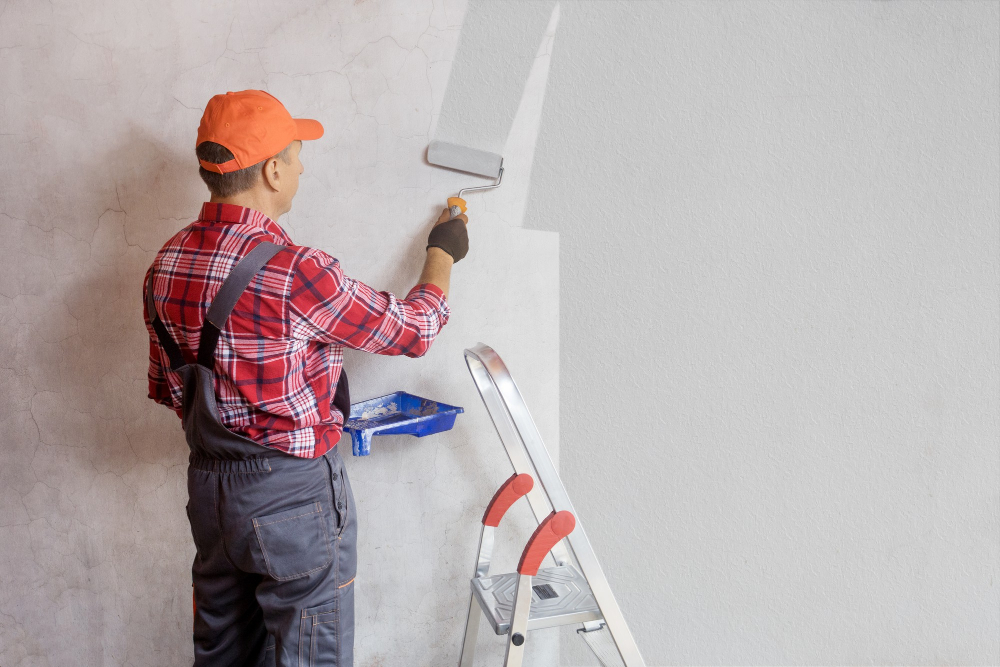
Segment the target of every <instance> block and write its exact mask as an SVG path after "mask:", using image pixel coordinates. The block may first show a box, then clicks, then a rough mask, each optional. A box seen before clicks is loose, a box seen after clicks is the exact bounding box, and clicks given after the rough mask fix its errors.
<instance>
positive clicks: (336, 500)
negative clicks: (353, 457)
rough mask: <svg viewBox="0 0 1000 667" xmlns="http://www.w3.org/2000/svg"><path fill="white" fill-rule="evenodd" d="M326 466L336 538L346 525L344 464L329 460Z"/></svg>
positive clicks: (346, 508)
mask: <svg viewBox="0 0 1000 667" xmlns="http://www.w3.org/2000/svg"><path fill="white" fill-rule="evenodd" d="M326 464H327V466H328V467H329V469H330V498H331V500H332V501H333V513H334V516H335V517H336V520H337V526H336V528H335V532H336V537H340V536H341V534H342V533H343V532H344V526H346V525H347V516H348V514H347V512H348V507H347V505H348V503H347V484H346V483H345V480H344V464H343V462H342V461H337V460H333V461H331V460H330V459H329V458H327V460H326Z"/></svg>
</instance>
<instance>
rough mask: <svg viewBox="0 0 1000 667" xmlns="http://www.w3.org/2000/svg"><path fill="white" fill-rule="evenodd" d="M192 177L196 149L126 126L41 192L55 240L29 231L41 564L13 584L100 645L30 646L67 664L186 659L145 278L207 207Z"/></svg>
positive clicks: (167, 424)
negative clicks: (106, 147) (152, 393)
mask: <svg viewBox="0 0 1000 667" xmlns="http://www.w3.org/2000/svg"><path fill="white" fill-rule="evenodd" d="M196 165H197V162H196V161H195V159H194V151H193V149H192V150H191V152H190V153H189V154H182V153H181V152H178V151H176V150H174V149H172V148H170V147H168V146H167V144H166V143H165V142H164V141H163V140H161V139H159V138H157V137H155V136H152V135H150V134H149V133H147V132H146V131H144V130H143V129H141V128H138V127H137V126H134V125H133V126H131V127H130V128H128V129H127V130H126V131H125V132H124V133H123V136H122V137H121V140H120V143H118V144H117V146H115V147H114V148H113V149H111V150H110V151H108V152H106V153H103V154H102V153H99V152H95V153H94V154H93V159H92V161H90V162H89V163H87V164H82V165H79V166H77V167H75V168H73V169H67V170H65V171H62V172H56V173H54V174H51V175H50V178H49V179H48V180H47V181H45V182H41V183H39V186H38V191H37V193H36V195H35V196H37V197H39V198H44V197H45V196H46V193H61V194H59V195H57V196H56V197H55V199H56V200H57V202H58V206H59V207H60V209H61V210H60V212H59V213H58V214H57V215H52V216H49V219H51V220H52V224H51V227H52V229H51V231H44V230H42V228H41V227H37V226H33V225H31V224H28V223H26V224H25V226H24V227H23V232H24V234H25V237H26V241H30V240H31V239H32V238H33V237H40V238H42V239H43V241H42V244H43V247H45V248H46V249H47V250H46V251H45V252H42V253H40V255H41V257H39V258H38V262H37V264H38V266H37V267H36V268H37V272H38V274H39V275H41V276H44V277H43V278H41V279H39V280H40V281H45V282H41V283H40V284H41V285H42V286H41V287H39V288H38V289H36V290H35V291H34V293H32V294H31V296H29V297H26V298H21V297H19V300H18V301H17V310H18V311H19V312H18V316H19V322H18V325H17V326H19V327H26V328H27V331H28V333H26V334H24V338H21V339H19V340H18V341H17V343H16V345H17V347H18V348H19V352H21V354H19V356H21V359H22V363H23V364H24V365H25V366H26V367H27V370H26V372H27V373H28V375H29V377H30V383H31V385H32V388H33V393H32V394H31V398H30V399H29V401H28V406H26V407H27V409H29V410H30V413H31V418H32V420H33V421H34V423H35V427H36V429H37V434H38V437H37V441H34V440H35V439H34V438H33V437H32V436H31V432H30V429H29V430H27V431H26V437H25V438H24V439H23V442H20V443H15V444H14V445H13V448H16V449H17V453H16V459H17V461H16V463H15V465H19V467H20V468H21V470H22V473H21V476H22V482H21V484H20V491H21V494H22V500H23V504H24V506H25V508H26V511H27V513H28V519H29V520H30V522H31V523H30V535H31V545H30V546H31V552H32V553H33V554H35V557H34V558H31V557H28V558H25V559H23V561H22V562H24V563H25V565H24V569H25V571H24V572H23V573H21V572H19V573H14V576H15V579H14V580H15V581H20V582H23V583H24V586H25V588H26V590H25V591H24V592H23V593H24V594H25V595H31V596H40V595H45V596H46V597H47V598H48V599H49V600H57V599H58V600H60V601H61V602H60V607H61V608H62V609H63V610H64V611H63V612H60V614H61V615H69V616H71V617H72V618H73V619H75V620H74V624H76V625H79V624H80V623H82V624H83V626H84V627H82V628H81V632H86V633H88V635H89V636H91V637H94V638H100V639H95V640H94V641H91V642H87V643H86V644H81V643H80V642H79V640H80V639H81V637H80V636H77V635H76V634H70V635H67V636H65V637H61V638H59V637H56V638H50V639H51V641H50V640H46V641H45V645H44V646H41V645H40V646H39V647H37V648H38V651H39V653H38V654H40V655H46V656H48V657H49V658H50V659H52V660H53V661H54V662H55V663H58V664H101V662H102V661H103V660H104V659H105V658H106V657H107V656H108V655H132V656H136V655H138V656H150V655H156V656H158V661H159V662H160V664H178V663H179V662H183V661H185V660H189V659H190V656H189V654H190V650H191V649H190V614H191V611H190V609H191V601H190V600H191V596H190V590H191V589H190V586H191V583H190V574H189V570H190V563H191V560H190V559H191V558H192V557H193V555H194V553H193V546H192V545H191V538H190V533H189V528H188V526H187V520H186V517H185V512H184V504H185V502H186V500H187V493H186V475H185V474H184V470H185V466H186V460H187V447H186V445H185V442H184V438H183V433H182V431H181V428H180V421H179V420H178V418H177V417H176V415H175V414H174V413H173V412H172V411H171V410H169V409H167V408H165V407H163V406H160V405H157V404H155V403H154V402H152V401H151V400H149V399H148V398H147V379H146V374H147V368H148V354H149V342H148V335H147V332H146V329H145V326H144V324H143V318H142V280H143V276H144V274H145V271H146V269H147V268H148V266H149V264H150V263H151V262H152V259H153V257H154V256H155V252H156V250H158V249H159V247H160V246H161V245H162V243H163V242H164V241H165V240H166V239H167V238H168V237H169V236H170V235H172V234H173V233H174V232H175V231H176V230H178V229H179V228H181V227H183V226H185V225H187V224H189V223H190V222H191V221H192V220H194V219H195V217H196V215H197V213H198V206H199V205H200V202H201V201H203V200H204V199H205V197H204V195H205V190H204V186H203V185H202V183H201V181H200V179H199V178H198V175H197V166H196ZM29 196H30V195H29ZM31 259H34V258H31ZM21 261H22V262H25V258H22V260H21ZM27 269H28V271H34V270H35V269H33V268H32V267H30V266H29V267H27ZM22 355H23V356H22ZM33 441H34V442H33ZM37 519H45V521H44V522H38V523H36V520H37ZM67 556H70V557H67ZM18 560H19V561H20V559H18ZM43 609H47V606H46V605H34V606H33V607H32V609H28V610H22V612H20V613H19V614H18V619H17V622H18V624H19V625H20V626H21V627H22V628H28V627H31V626H34V627H45V625H46V623H47V622H48V621H50V620H51V619H46V618H41V617H40V614H41V610H43ZM46 613H48V612H46ZM32 616H39V617H38V618H33V617H32ZM68 622H69V621H68V620H67V623H68ZM150 627H155V628H157V631H156V632H153V633H150V632H148V628H150ZM28 634H29V635H30V634H31V633H28ZM35 639H37V640H38V641H41V639H40V637H37V638H35ZM25 640H26V643H25V647H24V649H23V650H24V651H27V652H28V653H26V655H31V654H32V653H31V651H33V650H34V649H32V648H31V646H32V643H33V641H32V639H31V638H29V637H25ZM63 653H65V654H66V655H65V657H66V661H62V660H59V658H60V657H63ZM70 656H72V658H70Z"/></svg>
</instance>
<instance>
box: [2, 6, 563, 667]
mask: <svg viewBox="0 0 1000 667" xmlns="http://www.w3.org/2000/svg"><path fill="white" fill-rule="evenodd" d="M464 7H465V5H464V3H463V2H458V1H456V2H450V1H445V2H440V1H438V2H430V1H429V0H428V1H426V2H419V1H417V0H399V1H398V2H374V1H369V2H330V3H319V2H313V1H309V2H280V3H270V4H268V3H246V2H212V3H202V2H195V1H193V0H191V1H187V0H185V1H178V2H165V3H146V2H144V3H131V2H123V1H118V0H108V1H103V2H87V3H78V2H71V1H60V0H54V1H53V2H51V3H35V2H27V1H20V0H13V1H11V2H5V3H3V4H0V90H3V91H4V95H3V96H2V98H0V105H2V108H0V152H2V154H3V156H4V158H5V159H4V160H3V161H2V164H0V182H2V183H3V186H2V189H0V225H2V232H3V239H4V248H5V249H6V253H5V258H4V260H3V262H0V341H2V342H0V377H2V380H0V382H2V384H0V386H2V389H0V397H2V398H0V432H2V433H3V436H2V439H0V443H2V445H0V446H2V452H3V463H2V465H0V665H3V667H27V666H29V665H30V666H36V665H51V666H53V667H55V666H57V665H58V666H63V665H87V666H89V665H134V666H137V667H138V666H149V667H161V666H163V665H181V664H185V663H188V664H190V662H189V661H190V656H191V630H190V627H191V626H190V623H191V602H190V600H191V583H190V566H191V560H192V558H193V556H194V547H193V544H192V541H191V536H190V531H189V529H188V526H187V521H186V518H185V515H184V504H185V502H186V500H187V497H186V493H187V492H186V486H185V484H186V481H185V480H186V476H185V470H186V454H187V447H186V445H185V443H184V439H183V435H182V433H181V430H180V423H179V421H178V420H177V418H176V417H175V416H174V415H173V414H172V413H171V412H170V411H168V410H166V409H165V408H162V407H160V406H157V405H155V404H154V403H152V402H151V401H149V400H148V399H146V397H145V396H146V379H145V376H146V354H147V347H146V346H147V337H146V332H145V330H144V328H143V325H142V317H141V313H142V310H141V284H140V283H141V279H142V275H143V272H144V271H145V269H146V267H147V266H148V265H149V263H150V262H151V261H152V258H153V254H154V252H155V251H156V250H157V249H158V248H159V247H160V245H161V244H162V243H163V241H164V240H166V239H167V238H168V237H169V236H170V235H171V234H173V233H174V232H175V231H176V230H177V229H179V228H181V227H182V226H184V225H186V224H188V223H189V222H191V221H192V220H193V219H194V217H195V216H196V215H197V213H198V211H199V207H200V205H201V202H202V201H204V200H205V199H206V198H207V191H206V190H205V188H204V185H203V184H202V183H201V181H200V179H199V178H198V174H197V161H196V159H195V156H194V142H195V134H196V130H197V127H198V121H199V119H200V116H201V111H202V109H203V108H204V105H205V103H206V102H207V100H208V99H209V98H210V97H211V96H212V95H213V94H216V93H219V92H225V91H226V90H241V89H245V88H263V89H266V90H268V91H269V92H271V93H272V94H274V95H276V96H277V97H278V98H279V99H280V100H282V101H283V102H284V103H285V105H286V106H287V107H288V108H289V110H290V111H291V112H292V113H293V115H296V116H303V117H309V118H316V119H318V120H320V121H321V122H322V123H323V124H324V125H325V127H326V134H325V136H324V137H323V138H322V139H321V140H320V141H317V142H313V143H309V144H307V145H306V146H305V147H304V149H303V151H302V162H303V164H304V165H305V174H304V175H303V180H302V182H301V187H300V190H299V194H298V197H297V198H296V200H295V203H294V207H293V210H292V212H291V213H290V214H289V215H287V216H285V217H284V218H283V219H282V220H281V221H280V222H281V224H283V225H284V226H285V227H286V229H287V230H288V231H289V233H290V234H291V236H292V238H293V239H294V240H295V241H296V242H297V243H300V244H305V245H312V246H317V247H320V248H323V249H324V250H326V251H328V252H330V253H331V254H332V255H334V256H336V257H338V258H339V259H340V260H341V263H342V266H343V267H344V269H345V271H346V272H347V273H348V274H349V275H351V276H353V277H355V278H358V279H360V280H364V281H365V282H368V283H369V284H371V285H373V286H375V287H376V288H378V289H384V290H388V291H392V292H394V293H396V294H397V295H402V294H405V293H406V291H407V290H408V289H409V288H410V287H411V286H412V285H413V284H414V283H415V282H416V279H417V277H418V275H419V271H420V268H421V263H422V258H423V255H424V252H423V249H424V245H425V239H426V236H427V233H428V231H429V229H430V225H431V222H432V220H433V219H434V218H436V215H437V212H438V211H439V210H440V207H441V206H442V205H443V203H444V199H445V198H446V197H447V196H450V195H453V194H455V192H456V191H457V190H458V189H459V188H460V187H462V186H463V185H465V184H468V180H469V179H468V178H467V177H461V176H459V175H457V174H453V173H448V172H444V171H442V170H438V169H435V168H432V167H430V166H429V165H427V164H426V163H425V161H424V150H425V148H426V146H427V143H428V141H429V140H430V139H431V138H432V137H433V136H434V134H433V133H434V127H435V125H436V122H437V116H438V114H439V112H440V108H441V104H442V100H443V97H444V93H445V88H446V84H447V81H448V75H449V71H450V67H451V61H452V58H453V55H454V53H455V50H456V48H457V44H458V38H459V33H460V27H461V24H462V19H463V13H464ZM543 27H544V26H543ZM537 46H538V45H537V44H536V45H535V47H536V48H537ZM533 54H534V51H532V54H531V55H529V59H531V57H532V56H533ZM529 107H530V105H529ZM532 108H534V110H535V118H534V120H533V121H532V119H531V118H526V117H524V116H522V120H524V121H525V122H527V125H523V123H522V127H523V128H525V127H526V128H527V129H528V130H529V131H528V132H527V134H525V132H524V131H523V130H522V131H521V135H522V136H524V137H525V140H524V141H522V142H521V145H522V146H524V147H525V148H524V149H523V150H522V149H515V150H514V154H512V155H511V159H512V160H513V161H514V163H515V164H517V163H519V162H520V163H523V162H524V160H528V161H530V155H531V148H532V146H533V139H534V134H533V133H532V132H531V131H530V130H531V128H532V127H537V113H538V111H539V109H540V105H539V104H535V105H534V107H532ZM529 172H530V169H524V168H521V169H515V170H514V171H513V172H512V173H511V174H510V176H509V178H508V184H509V185H510V187H509V188H507V190H506V192H505V194H504V196H503V197H501V198H495V199H493V200H492V201H491V203H490V205H489V207H488V210H487V207H486V206H485V205H484V204H483V203H481V202H480V203H474V204H473V209H472V211H470V217H471V220H472V223H471V229H470V235H471V250H470V253H469V255H468V257H467V258H466V259H465V260H464V261H463V262H461V263H460V264H458V265H457V266H456V267H455V270H454V273H453V277H452V288H451V293H450V299H449V302H450V305H451V307H452V310H453V313H452V317H451V321H450V322H449V324H448V325H447V326H446V327H445V329H444V330H443V332H442V334H441V335H440V336H439V338H438V339H437V340H436V341H435V343H434V345H433V347H432V349H431V351H430V352H429V353H428V354H427V355H426V356H425V357H423V358H421V359H407V358H405V357H396V358H389V357H374V356H371V355H366V354H364V353H353V352H349V353H348V354H347V355H346V367H347V368H348V370H349V372H350V377H351V388H352V394H353V397H354V398H355V400H360V399H363V398H368V397H373V396H378V395H381V394H385V393H388V392H391V391H395V390H400V389H402V390H406V391H409V392H412V393H416V394H419V395H422V396H427V397H431V398H435V399H438V400H442V401H445V402H448V403H452V404H457V405H461V406H464V407H465V409H466V413H465V414H464V415H462V416H461V417H460V418H459V420H458V422H457V424H456V427H455V429H454V430H453V431H451V432H448V433H445V434H441V435H438V436H431V437H427V438H422V439H417V438H413V437H411V436H395V437H385V438H381V439H378V438H377V439H376V441H375V443H374V444H373V447H372V449H373V453H372V455H371V456H370V457H367V458H357V459H355V458H352V457H351V454H350V443H349V442H348V441H347V440H344V441H342V443H341V446H342V450H341V451H342V453H343V454H344V456H345V457H346V459H347V466H348V469H349V474H350V475H351V478H352V483H353V487H354V489H355V495H356V498H357V502H358V505H359V510H360V512H359V514H360V515H359V523H360V544H359V552H360V559H359V560H360V562H359V567H358V578H357V583H356V585H357V605H358V618H357V640H356V656H357V664H358V665H359V667H377V666H381V667H388V666H391V665H403V664H406V665H440V664H448V663H451V662H453V661H455V660H457V655H458V651H459V645H460V639H461V634H462V632H463V627H464V621H465V613H466V611H467V608H468V607H467V605H468V578H469V576H470V575H471V573H472V571H473V569H474V565H475V563H474V559H475V548H476V540H477V539H478V537H479V529H478V525H479V524H478V521H479V519H480V517H481V516H482V511H483V509H484V507H485V503H486V502H487V501H488V500H489V498H490V497H491V495H492V494H493V491H494V490H495V488H496V486H497V485H499V484H500V482H502V481H503V480H504V479H505V478H506V477H507V476H508V475H509V474H510V465H509V463H508V461H507V459H506V456H505V455H504V453H503V450H502V448H501V446H500V443H499V440H498V439H497V437H496V435H495V433H494V431H493V427H492V425H491V423H490V420H489V417H488V415H487V413H486V411H485V408H484V407H483V406H482V403H481V401H480V399H479V396H478V394H477V393H476V390H475V387H474V384H473V382H472V379H471V377H470V376H469V374H468V371H467V369H466V367H465V363H464V361H463V356H462V350H463V348H465V347H469V346H471V345H474V344H475V343H477V342H479V341H482V342H485V343H487V344H489V345H492V346H493V347H494V348H495V349H496V350H497V351H498V352H499V353H500V354H501V355H502V356H503V358H504V359H505V360H506V362H507V363H508V365H509V366H510V368H511V370H512V372H513V373H514V374H515V377H516V379H517V381H518V383H519V385H520V387H521V389H522V391H523V392H524V394H525V396H526V398H527V400H528V401H529V404H530V405H531V406H532V407H533V409H534V410H535V418H536V421H537V422H538V425H539V427H540V428H541V430H542V432H543V434H544V436H545V437H546V439H547V441H548V442H549V444H550V446H551V447H553V448H554V449H557V447H558V405H559V402H558V401H559V384H558V344H559V340H558V329H557V326H558V314H559V308H558V305H559V304H558V294H559V273H558V241H557V239H558V237H557V235H556V234H554V233H552V232H545V231H536V230H524V229H521V228H520V222H521V219H520V211H521V210H523V208H524V199H525V197H526V195H527V180H526V179H527V174H528V173H529ZM477 207H478V208H477ZM525 321H528V322H531V326H530V327H525V326H524V324H523V323H524V322H525ZM533 528H534V525H533V524H532V522H531V517H530V515H529V514H528V512H527V510H526V508H524V507H520V508H518V509H517V511H515V513H514V515H513V517H512V519H511V520H510V521H509V522H507V523H506V524H505V526H504V530H503V532H502V533H501V534H500V536H499V537H500V543H499V544H498V553H497V559H498V562H499V564H500V565H501V566H504V567H506V568H508V569H509V568H512V567H513V564H514V563H515V562H516V553H517V551H518V549H519V546H520V545H522V544H523V543H524V541H525V540H526V539H527V537H528V536H529V535H530V533H531V531H532V530H533ZM484 625H485V624H484ZM481 640H482V647H483V649H482V660H481V662H480V664H484V665H485V664H498V662H499V661H500V659H501V658H502V642H501V641H500V640H499V639H498V638H496V637H495V636H493V637H490V636H489V635H488V634H487V633H486V632H485V630H484V631H483V633H482V636H481ZM490 640H492V641H490ZM557 648H558V636H557V635H554V634H553V633H548V636H547V637H543V638H541V639H540V641H537V642H533V645H532V660H533V662H534V664H555V663H556V662H557V658H556V657H555V656H556V651H557Z"/></svg>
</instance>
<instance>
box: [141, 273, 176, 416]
mask: <svg viewBox="0 0 1000 667" xmlns="http://www.w3.org/2000/svg"><path fill="white" fill-rule="evenodd" d="M148 278H149V274H148V273H147V274H146V279H144V280H143V281H142V318H143V320H145V322H146V331H147V332H148V333H149V371H148V372H147V373H146V376H147V379H148V380H149V393H148V394H147V396H148V397H149V398H151V399H153V400H154V401H156V402H157V403H159V404H160V405H165V406H167V407H168V408H170V409H171V410H173V411H174V412H176V413H177V414H178V415H180V414H181V408H180V406H179V405H175V404H174V399H173V396H172V395H171V393H170V386H169V385H168V384H167V374H166V371H165V370H164V368H163V357H162V356H161V352H160V343H159V342H158V341H157V340H156V332H155V331H154V330H153V323H152V322H151V321H150V319H149V313H147V312H146V285H147V284H148V283H147V280H148Z"/></svg>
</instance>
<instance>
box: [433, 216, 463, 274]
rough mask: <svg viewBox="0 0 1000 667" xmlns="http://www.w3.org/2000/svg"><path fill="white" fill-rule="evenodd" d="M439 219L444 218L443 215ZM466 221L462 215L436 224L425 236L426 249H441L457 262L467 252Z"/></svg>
mask: <svg viewBox="0 0 1000 667" xmlns="http://www.w3.org/2000/svg"><path fill="white" fill-rule="evenodd" d="M445 213H447V210H446V211H445ZM441 217H445V214H444V213H443V214H442V215H441ZM468 221H469V219H468V218H467V217H466V216H465V215H464V214H462V215H459V216H457V217H455V218H452V219H451V220H445V221H444V222H438V223H437V224H435V225H434V228H433V229H432V230H431V233H430V234H429V235H428V236H427V247H428V248H431V247H435V248H441V250H444V251H445V252H446V253H448V254H449V255H451V257H452V259H454V260H455V262H458V261H459V260H460V259H462V258H463V257H465V255H466V254H467V253H468V252H469V232H468V230H467V229H466V226H465V225H466V223H467V222H468Z"/></svg>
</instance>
